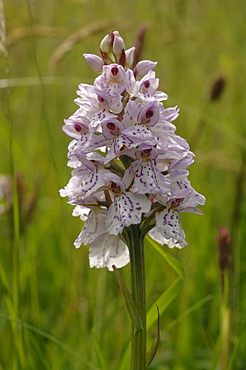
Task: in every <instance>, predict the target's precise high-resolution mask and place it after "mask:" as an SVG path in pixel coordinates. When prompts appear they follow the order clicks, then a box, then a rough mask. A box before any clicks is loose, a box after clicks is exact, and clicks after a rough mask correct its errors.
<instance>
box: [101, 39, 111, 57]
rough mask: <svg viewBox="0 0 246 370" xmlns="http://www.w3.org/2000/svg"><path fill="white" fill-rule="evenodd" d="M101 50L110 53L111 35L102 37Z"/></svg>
mask: <svg viewBox="0 0 246 370" xmlns="http://www.w3.org/2000/svg"><path fill="white" fill-rule="evenodd" d="M100 50H101V51H102V52H103V53H109V51H110V38H109V35H106V36H105V37H104V38H103V39H102V41H101V44H100Z"/></svg>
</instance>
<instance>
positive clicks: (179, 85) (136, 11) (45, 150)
mask: <svg viewBox="0 0 246 370" xmlns="http://www.w3.org/2000/svg"><path fill="white" fill-rule="evenodd" d="M0 9H1V8H0ZM3 11H4V13H3ZM245 16H246V9H245V6H244V5H243V2H239V1H236V2H231V1H229V0H225V1H222V0H207V1H198V0H173V1H161V0H141V1H140V0H131V1H129V0H126V1H124V2H122V1H120V0H118V1H114V2H112V1H110V0H104V1H99V0H80V1H79V0H64V1H58V0H53V1H48V0H43V1H35V2H30V1H29V0H27V1H23V0H22V1H18V0H12V1H5V2H4V10H2V14H1V17H0V19H1V22H2V23H1V31H2V40H3V41H4V20H5V22H6V42H5V43H4V47H5V49H6V51H7V54H6V53H5V55H4V53H2V55H1V59H0V66H1V80H0V87H1V88H0V94H1V100H0V102H1V110H0V122H1V124H0V155H1V162H0V173H1V174H3V175H7V176H9V178H4V179H5V180H6V182H7V185H6V187H5V188H7V190H6V192H7V194H8V196H7V199H5V200H4V201H2V203H3V205H4V207H5V209H6V212H5V213H2V214H0V238H1V248H0V277H1V280H0V281H1V283H0V284H1V285H0V289H1V295H0V334H1V345H0V369H3V370H10V369H14V370H15V369H23V370H24V369H31V370H33V369H40V370H42V369H46V370H47V369H52V370H58V369H59V370H61V369H69V370H76V369H95V370H98V369H103V370H115V369H117V370H118V369H120V370H124V369H128V367H129V364H128V361H129V356H128V347H129V338H130V319H129V317H128V314H127V311H126V308H125V303H124V300H123V297H122V295H121V293H120V290H119V287H118V285H117V281H116V279H115V276H114V274H113V273H110V272H108V271H106V270H105V269H104V270H97V269H90V268H89V264H88V248H87V247H82V248H80V249H79V250H75V248H74V247H73V241H74V239H75V238H76V237H77V235H78V234H79V232H80V230H81V227H82V224H81V221H80V220H78V219H77V218H76V219H75V218H74V217H72V216H71V212H72V207H71V206H70V205H67V204H66V200H65V199H64V198H63V199H61V198H60V197H59V193H58V190H59V189H60V188H62V187H64V185H65V184H66V183H67V182H68V180H69V178H70V169H69V168H67V167H66V162H67V158H66V155H67V144H68V142H69V138H67V137H66V135H64V133H63V132H62V130H61V126H62V124H63V119H64V118H68V117H69V116H70V115H71V114H72V113H73V112H74V111H75V109H76V105H75V104H74V102H73V99H75V98H76V89H77V85H78V84H79V83H81V82H84V83H92V81H93V79H94V78H95V73H94V72H92V71H91V70H90V69H89V67H88V65H87V64H86V62H85V60H84V59H83V57H82V53H95V54H98V45H99V42H100V41H101V39H102V37H104V35H105V34H106V33H108V32H109V31H110V30H112V29H113V30H115V29H117V30H119V32H120V33H121V35H122V36H123V37H124V38H125V41H126V45H127V47H131V46H132V44H133V43H134V40H135V36H136V33H137V31H138V29H139V27H141V26H142V25H143V24H144V25H146V26H147V31H146V37H145V43H144V50H143V53H142V59H150V60H153V61H158V66H157V68H156V72H157V77H159V78H160V90H163V91H165V92H166V93H167V94H168V95H169V96H170V98H169V100H168V101H167V103H166V106H173V105H178V106H179V107H180V109H181V111H180V117H179V118H178V120H177V122H176V125H177V133H178V134H179V135H180V136H183V137H185V138H186V139H187V141H188V142H189V143H190V145H191V150H192V151H194V152H195V154H196V158H195V164H193V166H192V167H191V169H190V180H191V182H192V185H193V187H194V188H195V189H196V190H197V191H198V192H200V193H202V194H204V195H205V196H206V198H207V202H206V205H205V206H204V207H203V211H204V216H198V215H190V214H183V215H182V225H183V228H184V230H185V232H186V234H187V241H188V243H189V245H188V246H187V247H186V248H185V249H183V250H168V248H167V247H166V246H164V247H162V249H163V251H164V252H165V253H168V254H170V255H171V257H173V258H175V260H174V261H175V262H174V266H176V271H175V269H174V266H172V263H171V262H170V261H171V260H170V258H171V257H169V255H166V258H165V256H164V255H162V254H161V253H160V251H158V250H157V249H156V248H155V247H154V245H153V244H151V243H150V242H149V241H147V242H146V285H147V308H148V309H151V307H152V305H155V303H156V301H157V300H158V298H159V297H160V296H161V295H162V294H163V293H164V292H168V289H170V287H173V286H174V284H176V283H177V281H179V282H178V283H177V285H175V287H176V291H175V289H173V290H171V293H170V294H169V295H168V294H166V295H165V296H164V299H163V302H162V303H160V305H161V308H162V314H161V322H160V324H161V343H160V347H159V350H158V353H157V356H156V358H155V360H154V361H153V363H152V365H151V367H150V368H151V369H152V370H167V369H172V370H191V369H201V370H202V369H204V370H205V369H211V370H212V369H221V370H225V369H226V368H227V369H231V370H234V369H235V370H239V369H240V370H243V369H245V363H246V355H245V349H246V334H245V333H246V330H245V314H246V312H245V309H246V288H245V272H246V252H245V248H244V244H245V239H246V228H245V222H246V201H245V190H244V189H245V151H246V136H245V133H246V130H245V127H246V126H245V81H246V72H245V58H246V46H245V38H246V29H245ZM1 50H2V48H1ZM218 76H219V77H220V78H222V79H223V81H224V82H225V86H224V90H223V91H222V93H221V96H220V97H219V98H218V99H216V100H212V99H211V95H210V92H211V86H212V84H213V82H214V81H215V79H217V78H218ZM9 179H10V180H9ZM9 184H11V186H12V188H11V187H10V188H9V187H8V186H10V185H9ZM1 189H2V188H1ZM8 189H9V190H8ZM219 225H224V226H226V227H227V228H228V229H229V230H230V232H231V236H232V247H233V272H232V279H231V300H230V305H231V310H232V326H231V332H230V337H231V347H230V349H229V351H228V352H229V365H228V366H227V367H225V368H222V366H223V365H220V364H221V360H220V356H221V340H222V339H223V338H222V336H221V333H222V331H221V330H222V329H221V289H220V271H219V267H218V263H217V234H218V226H219ZM178 262H180V264H181V266H183V269H184V277H183V276H181V275H182V274H181V272H180V271H181V270H179V271H178V272H179V273H180V274H179V273H178V274H177V266H179V264H178ZM121 273H122V275H123V277H124V279H125V281H126V282H127V283H128V284H130V280H129V275H130V269H129V266H126V267H124V268H123V269H122V270H121ZM177 279H180V280H177ZM175 292H176V293H175ZM165 299H166V302H168V303H167V304H166V305H165ZM168 299H169V300H168ZM150 312H152V311H150ZM153 315H154V314H153ZM153 315H152V318H151V320H152V321H154V319H153ZM155 334H156V323H155V322H154V323H153V325H152V326H151V327H150V329H149V332H148V336H149V337H148V346H150V344H151V341H152V340H153V338H154V337H155ZM222 355H223V353H222Z"/></svg>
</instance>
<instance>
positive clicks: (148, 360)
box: [146, 306, 160, 368]
mask: <svg viewBox="0 0 246 370" xmlns="http://www.w3.org/2000/svg"><path fill="white" fill-rule="evenodd" d="M156 308H157V315H158V320H157V334H156V337H155V339H154V341H153V343H152V346H151V348H150V350H149V352H148V353H147V357H146V364H147V368H148V367H149V365H150V364H151V362H152V361H153V359H154V357H155V355H156V352H157V350H158V347H159V343H160V312H159V307H158V306H157V307H156Z"/></svg>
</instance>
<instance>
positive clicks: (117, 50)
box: [113, 36, 125, 57]
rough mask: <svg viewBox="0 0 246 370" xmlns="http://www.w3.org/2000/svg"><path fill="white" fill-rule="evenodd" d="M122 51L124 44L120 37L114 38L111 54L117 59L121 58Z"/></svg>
mask: <svg viewBox="0 0 246 370" xmlns="http://www.w3.org/2000/svg"><path fill="white" fill-rule="evenodd" d="M122 50H125V43H124V40H123V38H122V37H119V36H115V37H114V42H113V53H114V54H115V55H117V56H118V57H119V56H121V53H122Z"/></svg>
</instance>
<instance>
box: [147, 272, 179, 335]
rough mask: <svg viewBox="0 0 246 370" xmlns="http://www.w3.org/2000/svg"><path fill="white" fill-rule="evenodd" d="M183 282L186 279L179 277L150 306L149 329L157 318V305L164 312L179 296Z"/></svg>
mask: <svg viewBox="0 0 246 370" xmlns="http://www.w3.org/2000/svg"><path fill="white" fill-rule="evenodd" d="M183 284H184V280H183V279H181V278H180V277H179V278H178V279H177V280H176V281H175V282H174V283H173V284H172V285H170V287H169V288H168V289H167V290H166V291H165V292H164V293H163V294H162V295H161V296H160V297H159V298H158V299H157V300H156V302H155V303H154V304H153V305H152V306H151V307H150V309H149V311H148V313H147V329H150V328H151V326H152V325H153V324H154V323H155V321H156V320H157V316H156V306H158V307H159V311H160V314H162V313H163V312H164V311H165V310H166V308H167V307H168V306H169V305H170V304H171V303H172V301H173V300H174V299H175V298H176V297H177V295H178V294H179V292H180V291H181V289H182V287H183Z"/></svg>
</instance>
